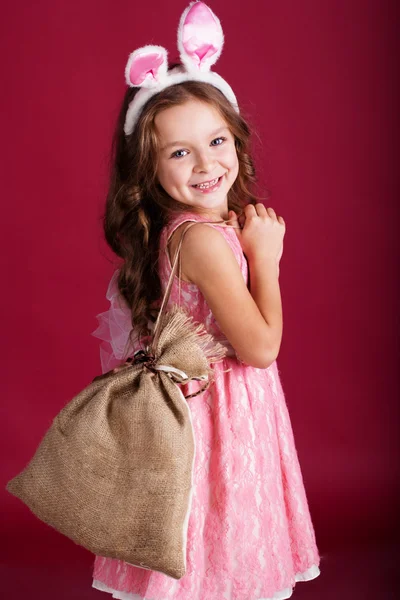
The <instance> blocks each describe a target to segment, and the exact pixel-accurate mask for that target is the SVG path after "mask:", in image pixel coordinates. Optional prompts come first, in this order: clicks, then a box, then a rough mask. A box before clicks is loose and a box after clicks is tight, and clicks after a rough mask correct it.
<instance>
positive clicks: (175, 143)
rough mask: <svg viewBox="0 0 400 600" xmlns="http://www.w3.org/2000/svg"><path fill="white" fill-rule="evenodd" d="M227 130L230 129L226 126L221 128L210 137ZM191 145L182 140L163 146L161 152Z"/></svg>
mask: <svg viewBox="0 0 400 600" xmlns="http://www.w3.org/2000/svg"><path fill="white" fill-rule="evenodd" d="M225 129H228V127H227V126H226V125H224V126H223V127H219V129H217V130H216V131H213V132H212V133H210V137H213V136H214V135H217V134H218V133H221V131H225ZM189 145H190V142H186V141H185V140H180V141H179V140H178V141H176V142H170V143H169V144H166V145H165V146H163V147H162V148H161V151H164V150H167V149H168V148H172V147H173V146H189Z"/></svg>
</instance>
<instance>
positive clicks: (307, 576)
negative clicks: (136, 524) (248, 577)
mask: <svg viewBox="0 0 400 600" xmlns="http://www.w3.org/2000/svg"><path fill="white" fill-rule="evenodd" d="M320 573H321V571H320V568H319V567H318V565H312V566H311V567H310V568H309V569H307V571H304V572H303V573H296V574H295V580H296V583H297V582H300V581H311V580H312V579H315V578H316V577H318V575H320ZM92 587H94V588H95V589H96V590H100V591H101V592H109V593H110V594H112V597H113V598H116V599H117V600H152V599H147V598H145V597H144V596H141V595H140V594H133V593H130V592H122V591H119V590H114V589H112V588H110V587H109V586H108V585H106V584H105V583H103V582H102V581H99V580H98V579H93V583H92ZM293 589H294V587H288V588H285V589H283V590H280V591H279V592H275V594H274V595H273V596H272V597H270V598H257V599H256V600H286V598H290V597H291V596H292V594H293ZM160 600H161V599H160Z"/></svg>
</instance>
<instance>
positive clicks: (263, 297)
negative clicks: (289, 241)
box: [248, 256, 283, 360]
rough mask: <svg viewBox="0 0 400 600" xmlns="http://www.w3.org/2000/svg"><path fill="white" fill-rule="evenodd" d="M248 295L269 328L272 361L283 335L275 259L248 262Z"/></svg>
mask: <svg viewBox="0 0 400 600" xmlns="http://www.w3.org/2000/svg"><path fill="white" fill-rule="evenodd" d="M248 266H249V271H250V293H251V295H252V297H253V299H254V301H255V303H256V304H257V306H258V308H259V310H260V312H261V314H262V316H263V317H264V320H265V322H266V323H267V325H268V327H269V340H270V345H271V348H272V350H271V352H272V356H273V358H274V360H276V358H277V357H278V354H279V349H280V346H281V341H282V333H283V317H282V299H281V291H280V287H279V279H278V277H279V271H278V268H277V264H276V260H275V259H272V258H271V259H268V260H267V259H265V258H263V259H259V258H258V257H257V256H252V257H251V258H250V259H249V260H248Z"/></svg>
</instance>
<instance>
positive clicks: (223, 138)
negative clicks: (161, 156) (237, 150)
mask: <svg viewBox="0 0 400 600" xmlns="http://www.w3.org/2000/svg"><path fill="white" fill-rule="evenodd" d="M217 140H222V143H223V142H224V141H225V140H226V138H225V137H217V138H215V139H214V140H212V142H216V141H217ZM212 142H211V143H212ZM222 143H221V144H222ZM221 144H216V145H217V146H221ZM178 152H186V150H176V152H174V153H173V154H172V155H171V158H184V156H177V154H178Z"/></svg>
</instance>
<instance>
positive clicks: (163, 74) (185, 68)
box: [124, 1, 239, 136]
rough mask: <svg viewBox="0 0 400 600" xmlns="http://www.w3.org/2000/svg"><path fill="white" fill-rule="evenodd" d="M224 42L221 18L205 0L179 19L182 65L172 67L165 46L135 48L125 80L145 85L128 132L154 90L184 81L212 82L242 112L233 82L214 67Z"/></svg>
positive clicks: (131, 110)
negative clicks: (230, 82) (228, 81)
mask: <svg viewBox="0 0 400 600" xmlns="http://www.w3.org/2000/svg"><path fill="white" fill-rule="evenodd" d="M223 45H224V34H223V32H222V27H221V23H220V20H219V19H218V17H217V16H216V15H215V14H214V13H213V11H212V10H211V9H210V8H209V7H208V6H207V5H206V4H204V2H198V1H195V2H191V3H190V4H189V6H188V7H187V8H186V9H185V10H184V12H183V13H182V16H181V18H180V21H179V26H178V50H179V55H180V59H181V63H182V65H178V66H177V67H174V68H173V69H171V71H168V60H167V57H168V53H167V50H166V49H165V48H163V47H162V46H153V45H148V46H142V47H141V48H138V49H137V50H135V51H134V52H132V53H131V54H130V55H129V58H128V62H127V64H126V67H125V81H126V83H127V85H128V86H130V87H140V88H141V89H140V90H139V91H138V92H137V94H136V95H135V97H134V98H133V100H132V101H131V102H130V103H129V106H128V110H127V113H126V117H125V124H124V132H125V135H126V136H128V135H129V134H131V133H132V131H133V129H134V127H135V125H136V123H137V120H138V118H139V115H140V112H141V111H142V109H143V106H144V105H145V103H146V102H147V101H148V100H149V99H150V98H151V97H152V96H154V94H158V92H161V90H164V89H165V88H167V87H169V86H171V85H175V84H177V83H181V82H183V81H203V82H205V83H211V84H212V85H213V86H214V87H216V88H218V89H219V90H220V91H221V92H222V93H223V94H224V96H226V98H227V99H228V100H229V101H230V103H231V104H232V105H233V107H234V109H235V110H236V112H239V107H238V104H237V101H236V97H235V94H234V93H233V90H232V88H231V87H230V85H229V84H228V83H227V82H226V81H225V80H224V79H223V78H222V77H221V76H220V75H218V74H217V73H216V72H215V71H211V70H210V67H211V65H213V64H214V63H215V62H216V61H217V60H218V58H219V57H220V55H221V52H222V48H223Z"/></svg>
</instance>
